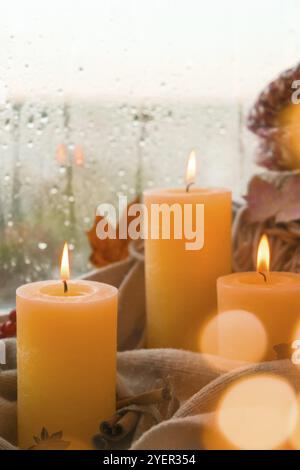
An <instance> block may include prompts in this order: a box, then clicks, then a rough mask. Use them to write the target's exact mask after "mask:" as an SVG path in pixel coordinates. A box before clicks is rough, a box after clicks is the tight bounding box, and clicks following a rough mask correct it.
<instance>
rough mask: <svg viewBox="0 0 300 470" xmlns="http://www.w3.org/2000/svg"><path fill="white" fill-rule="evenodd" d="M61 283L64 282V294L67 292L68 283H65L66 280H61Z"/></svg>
mask: <svg viewBox="0 0 300 470" xmlns="http://www.w3.org/2000/svg"><path fill="white" fill-rule="evenodd" d="M63 284H64V294H66V293H67V292H68V284H67V281H66V280H63Z"/></svg>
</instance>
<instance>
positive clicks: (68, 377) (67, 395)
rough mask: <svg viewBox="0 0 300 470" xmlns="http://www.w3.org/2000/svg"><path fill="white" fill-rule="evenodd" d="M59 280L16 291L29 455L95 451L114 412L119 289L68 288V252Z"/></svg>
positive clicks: (80, 284)
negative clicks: (95, 437) (103, 423)
mask: <svg viewBox="0 0 300 470" xmlns="http://www.w3.org/2000/svg"><path fill="white" fill-rule="evenodd" d="M61 277H62V282H60V281H42V282H35V283H31V284H26V285H24V286H21V287H19V288H18V289H17V323H18V332H17V342H18V434H19V445H20V447H21V448H23V449H28V448H30V447H31V446H36V448H50V449H53V448H57V449H62V448H66V449H88V448H92V441H91V440H92V437H93V435H95V434H97V433H98V431H99V424H100V422H101V421H102V420H105V419H107V418H109V417H110V416H111V415H112V414H113V413H114V411H115V399H116V398H115V395H116V328H117V327H116V322H117V289H116V288H115V287H112V286H110V285H107V284H101V283H98V282H91V281H83V280H76V281H69V266H68V249H67V245H66V246H65V248H64V252H63V256H62V266H61ZM53 435H54V436H53ZM34 436H36V438H37V439H36V438H35V437H34ZM51 436H52V438H51V439H50V437H51ZM42 438H43V439H42Z"/></svg>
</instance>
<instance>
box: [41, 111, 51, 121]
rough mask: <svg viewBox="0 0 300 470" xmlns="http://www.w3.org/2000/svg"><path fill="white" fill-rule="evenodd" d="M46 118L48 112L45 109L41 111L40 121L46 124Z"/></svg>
mask: <svg viewBox="0 0 300 470" xmlns="http://www.w3.org/2000/svg"><path fill="white" fill-rule="evenodd" d="M48 119H49V117H48V114H47V113H46V111H43V112H42V114H41V123H43V124H47V122H48Z"/></svg>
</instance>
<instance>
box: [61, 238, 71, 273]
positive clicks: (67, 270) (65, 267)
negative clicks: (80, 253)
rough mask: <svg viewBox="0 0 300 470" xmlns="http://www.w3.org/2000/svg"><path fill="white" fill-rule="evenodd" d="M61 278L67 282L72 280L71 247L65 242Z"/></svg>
mask: <svg viewBox="0 0 300 470" xmlns="http://www.w3.org/2000/svg"><path fill="white" fill-rule="evenodd" d="M60 277H61V279H62V280H63V281H67V280H68V279H70V267H69V247H68V243H67V242H65V245H64V249H63V253H62V257H61V265H60Z"/></svg>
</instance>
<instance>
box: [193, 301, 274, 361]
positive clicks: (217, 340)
mask: <svg viewBox="0 0 300 470" xmlns="http://www.w3.org/2000/svg"><path fill="white" fill-rule="evenodd" d="M267 345H268V338H267V333H266V330H265V328H264V326H263V324H262V322H261V321H260V319H259V318H258V317H257V316H256V315H254V314H253V313H251V312H247V311H245V310H228V311H226V312H220V313H218V315H215V316H214V317H213V318H212V319H211V320H210V321H209V322H208V323H207V324H206V326H205V328H204V329H203V331H202V334H201V338H200V348H201V352H203V353H206V354H211V355H212V356H211V358H212V359H213V358H215V357H216V356H218V357H222V358H224V359H229V360H232V361H234V362H233V363H232V367H235V366H236V362H235V361H239V362H259V361H260V360H262V359H263V357H264V355H265V353H266V350H267ZM230 366H231V365H230V363H228V366H227V367H228V368H231V367H230Z"/></svg>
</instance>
